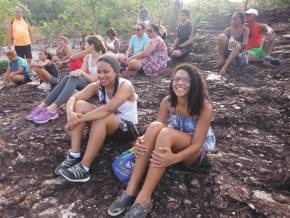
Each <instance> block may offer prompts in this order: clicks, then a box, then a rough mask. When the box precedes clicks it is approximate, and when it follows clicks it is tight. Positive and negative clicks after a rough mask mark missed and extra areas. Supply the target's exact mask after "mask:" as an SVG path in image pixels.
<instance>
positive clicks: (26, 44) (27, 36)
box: [8, 6, 34, 65]
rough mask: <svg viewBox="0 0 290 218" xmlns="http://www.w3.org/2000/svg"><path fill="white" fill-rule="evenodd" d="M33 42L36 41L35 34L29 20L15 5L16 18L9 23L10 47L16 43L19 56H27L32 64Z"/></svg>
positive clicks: (15, 46)
mask: <svg viewBox="0 0 290 218" xmlns="http://www.w3.org/2000/svg"><path fill="white" fill-rule="evenodd" d="M31 43H34V35H33V31H32V28H31V26H30V24H29V22H28V21H27V20H26V19H24V18H23V10H22V8H20V7H18V6H17V7H15V18H14V19H13V20H12V21H11V22H10V23H9V24H8V48H9V49H11V47H12V46H13V45H14V48H15V51H16V53H17V56H19V57H22V58H26V60H27V62H28V64H29V65H30V64H31V60H32V53H31Z"/></svg>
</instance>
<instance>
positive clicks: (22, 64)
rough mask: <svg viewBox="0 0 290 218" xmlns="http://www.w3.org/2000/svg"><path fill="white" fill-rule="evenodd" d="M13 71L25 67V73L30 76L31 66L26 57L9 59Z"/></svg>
mask: <svg viewBox="0 0 290 218" xmlns="http://www.w3.org/2000/svg"><path fill="white" fill-rule="evenodd" d="M8 64H9V67H10V69H11V72H15V71H17V70H18V69H19V67H23V75H24V76H26V77H29V66H28V63H27V61H26V60H25V59H23V58H21V57H17V59H16V61H8Z"/></svg>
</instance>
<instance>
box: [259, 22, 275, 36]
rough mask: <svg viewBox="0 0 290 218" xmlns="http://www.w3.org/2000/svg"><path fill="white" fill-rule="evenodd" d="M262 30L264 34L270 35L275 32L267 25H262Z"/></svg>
mask: <svg viewBox="0 0 290 218" xmlns="http://www.w3.org/2000/svg"><path fill="white" fill-rule="evenodd" d="M261 27H262V30H263V31H264V33H268V34H273V33H274V30H273V29H272V28H271V27H270V26H268V25H267V24H261Z"/></svg>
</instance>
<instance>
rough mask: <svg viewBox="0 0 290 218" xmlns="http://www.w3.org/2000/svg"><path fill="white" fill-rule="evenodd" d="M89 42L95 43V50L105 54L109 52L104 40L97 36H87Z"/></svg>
mask: <svg viewBox="0 0 290 218" xmlns="http://www.w3.org/2000/svg"><path fill="white" fill-rule="evenodd" d="M87 43H88V44H89V45H94V47H95V51H97V52H102V53H103V54H105V53H106V52H107V49H106V47H105V45H104V42H103V40H101V39H100V38H99V37H97V36H93V35H89V36H88V37H87Z"/></svg>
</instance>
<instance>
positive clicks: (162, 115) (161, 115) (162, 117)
mask: <svg viewBox="0 0 290 218" xmlns="http://www.w3.org/2000/svg"><path fill="white" fill-rule="evenodd" d="M168 100H169V96H166V97H165V98H163V100H162V102H161V103H160V107H159V112H158V115H157V118H156V120H157V121H159V122H161V123H164V124H165V125H167V119H168V116H169V102H168Z"/></svg>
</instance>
